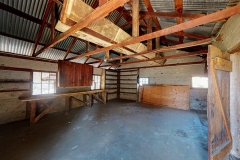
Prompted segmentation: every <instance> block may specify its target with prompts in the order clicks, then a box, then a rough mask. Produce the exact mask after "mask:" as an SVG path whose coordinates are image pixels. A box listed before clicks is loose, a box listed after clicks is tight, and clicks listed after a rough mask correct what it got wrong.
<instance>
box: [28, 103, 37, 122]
mask: <svg viewBox="0 0 240 160" xmlns="http://www.w3.org/2000/svg"><path fill="white" fill-rule="evenodd" d="M29 103H30V124H34V123H35V118H36V101H31V102H29Z"/></svg>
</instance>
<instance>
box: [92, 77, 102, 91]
mask: <svg viewBox="0 0 240 160" xmlns="http://www.w3.org/2000/svg"><path fill="white" fill-rule="evenodd" d="M92 76H93V80H92V85H91V90H99V89H101V82H102V76H101V75H98V74H93V75H92ZM94 76H99V89H98V88H92V86H94V85H93V83H94V79H95V78H94ZM95 87H96V85H95Z"/></svg>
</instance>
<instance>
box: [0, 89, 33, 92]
mask: <svg viewBox="0 0 240 160" xmlns="http://www.w3.org/2000/svg"><path fill="white" fill-rule="evenodd" d="M21 91H29V89H15V90H0V92H21Z"/></svg>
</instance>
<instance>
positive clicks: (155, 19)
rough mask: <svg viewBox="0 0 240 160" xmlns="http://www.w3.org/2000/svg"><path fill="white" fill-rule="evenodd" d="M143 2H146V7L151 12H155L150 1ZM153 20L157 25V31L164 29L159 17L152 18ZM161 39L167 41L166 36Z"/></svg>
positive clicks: (144, 0)
mask: <svg viewBox="0 0 240 160" xmlns="http://www.w3.org/2000/svg"><path fill="white" fill-rule="evenodd" d="M143 2H144V4H145V6H146V8H147V10H148V11H149V12H154V10H153V7H152V5H151V2H150V0H143ZM152 18H153V22H154V24H155V25H156V29H157V30H161V29H162V27H161V25H160V23H159V21H158V19H157V17H152ZM161 39H164V40H166V37H165V36H162V38H161ZM166 45H167V44H166Z"/></svg>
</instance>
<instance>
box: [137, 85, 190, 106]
mask: <svg viewBox="0 0 240 160" xmlns="http://www.w3.org/2000/svg"><path fill="white" fill-rule="evenodd" d="M189 94H190V86H182V85H147V86H143V90H142V96H141V102H142V103H147V104H153V105H158V106H166V107H170V108H177V109H183V110H189V109H190V105H189V101H190V96H189Z"/></svg>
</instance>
